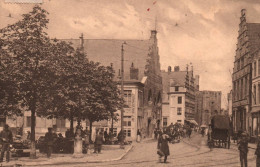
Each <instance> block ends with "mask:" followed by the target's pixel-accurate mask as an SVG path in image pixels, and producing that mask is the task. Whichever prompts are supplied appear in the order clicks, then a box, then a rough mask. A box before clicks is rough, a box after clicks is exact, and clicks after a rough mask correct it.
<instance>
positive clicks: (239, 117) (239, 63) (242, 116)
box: [232, 9, 260, 134]
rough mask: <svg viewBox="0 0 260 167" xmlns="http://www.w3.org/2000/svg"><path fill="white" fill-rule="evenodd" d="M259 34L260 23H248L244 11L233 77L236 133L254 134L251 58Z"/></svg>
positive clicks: (257, 44) (259, 43) (233, 112)
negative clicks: (240, 131) (239, 131)
mask: <svg viewBox="0 0 260 167" xmlns="http://www.w3.org/2000/svg"><path fill="white" fill-rule="evenodd" d="M259 33H260V23H248V22H247V21H246V10H245V9H242V10H241V17H240V24H239V31H238V38H237V40H238V42H237V49H236V55H235V61H234V67H233V75H232V84H233V86H232V92H233V95H232V108H233V111H232V119H233V120H232V121H233V125H234V126H233V130H234V131H235V132H237V131H238V130H243V131H247V132H249V133H250V134H252V116H251V105H252V58H251V57H252V55H253V54H254V53H255V51H256V50H257V49H258V48H259V46H260V40H259ZM253 115H255V114H253ZM254 117H255V116H254Z"/></svg>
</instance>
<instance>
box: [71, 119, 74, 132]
mask: <svg viewBox="0 0 260 167" xmlns="http://www.w3.org/2000/svg"><path fill="white" fill-rule="evenodd" d="M73 126H74V125H73V117H70V131H71V132H74V127H73Z"/></svg>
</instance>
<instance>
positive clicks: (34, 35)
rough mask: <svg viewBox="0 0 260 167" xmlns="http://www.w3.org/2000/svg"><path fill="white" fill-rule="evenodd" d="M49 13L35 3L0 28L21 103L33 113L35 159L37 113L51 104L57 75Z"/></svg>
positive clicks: (33, 149) (33, 152)
mask: <svg viewBox="0 0 260 167" xmlns="http://www.w3.org/2000/svg"><path fill="white" fill-rule="evenodd" d="M47 14H48V12H47V11H45V10H44V9H42V8H41V7H39V6H35V7H34V8H33V10H32V11H31V12H29V13H27V14H23V15H22V16H23V18H22V20H20V21H18V22H16V23H15V24H12V25H8V26H7V27H5V28H3V29H1V30H0V36H1V40H2V47H1V48H2V50H4V52H5V53H6V54H7V55H8V57H9V59H10V60H11V61H10V62H8V64H9V65H10V66H11V69H10V71H12V75H11V76H10V77H9V78H8V79H9V80H10V81H11V82H13V84H16V86H17V92H16V95H17V96H18V97H19V104H20V105H21V106H24V107H26V108H27V109H28V110H29V111H30V112H31V154H30V156H31V158H36V150H35V116H36V113H37V112H40V110H43V111H42V112H44V110H45V109H46V108H48V107H49V106H44V105H46V104H48V103H47V102H46V101H48V100H49V99H48V98H49V97H50V96H51V91H52V90H53V79H54V78H55V75H54V73H53V71H52V69H51V68H50V66H49V64H50V60H51V57H53V56H55V55H54V53H55V51H54V50H52V49H53V48H54V47H53V45H54V44H52V42H51V40H50V39H49V37H48V35H47V33H46V32H45V29H46V28H47V24H48V22H49V20H48V19H47ZM8 79H7V80H6V78H4V81H5V82H8ZM15 90H16V89H15ZM16 102H17V101H16Z"/></svg>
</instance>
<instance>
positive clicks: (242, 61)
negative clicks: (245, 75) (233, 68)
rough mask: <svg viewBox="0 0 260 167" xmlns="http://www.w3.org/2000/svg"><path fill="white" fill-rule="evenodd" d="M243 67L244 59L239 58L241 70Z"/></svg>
mask: <svg viewBox="0 0 260 167" xmlns="http://www.w3.org/2000/svg"><path fill="white" fill-rule="evenodd" d="M243 67H244V57H242V58H241V68H243Z"/></svg>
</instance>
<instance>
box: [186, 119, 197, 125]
mask: <svg viewBox="0 0 260 167" xmlns="http://www.w3.org/2000/svg"><path fill="white" fill-rule="evenodd" d="M186 121H188V122H190V123H192V124H194V125H198V123H197V122H196V121H195V120H194V119H191V120H186Z"/></svg>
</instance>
